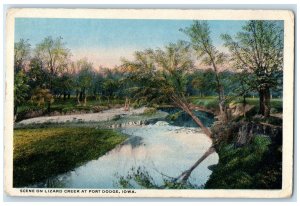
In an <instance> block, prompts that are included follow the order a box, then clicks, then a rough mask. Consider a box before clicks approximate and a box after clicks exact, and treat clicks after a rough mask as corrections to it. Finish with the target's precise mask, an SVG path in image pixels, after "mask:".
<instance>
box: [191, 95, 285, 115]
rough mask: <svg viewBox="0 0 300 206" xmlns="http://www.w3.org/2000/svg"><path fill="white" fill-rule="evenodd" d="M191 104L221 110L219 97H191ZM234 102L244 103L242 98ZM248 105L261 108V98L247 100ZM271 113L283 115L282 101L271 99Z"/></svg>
mask: <svg viewBox="0 0 300 206" xmlns="http://www.w3.org/2000/svg"><path fill="white" fill-rule="evenodd" d="M189 100H190V101H191V103H193V104H195V105H199V106H205V107H206V108H208V109H212V110H214V109H219V106H218V97H217V96H208V97H199V96H193V97H189ZM232 102H236V103H242V102H243V99H242V98H241V97H239V98H235V99H234V100H232ZM246 102H247V104H250V105H254V106H255V107H256V108H257V111H258V108H259V98H246ZM270 103H271V113H281V112H282V99H271V100H270Z"/></svg>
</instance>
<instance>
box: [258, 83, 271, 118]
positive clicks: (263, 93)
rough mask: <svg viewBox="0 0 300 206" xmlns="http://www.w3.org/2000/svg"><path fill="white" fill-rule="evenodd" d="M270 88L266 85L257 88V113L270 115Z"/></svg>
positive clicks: (265, 115)
mask: <svg viewBox="0 0 300 206" xmlns="http://www.w3.org/2000/svg"><path fill="white" fill-rule="evenodd" d="M270 98H271V94H270V89H269V88H268V87H266V88H263V89H260V90H259V113H260V114H262V115H263V116H264V117H269V116H270V107H271V104H270Z"/></svg>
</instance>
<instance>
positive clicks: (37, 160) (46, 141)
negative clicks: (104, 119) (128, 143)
mask: <svg viewBox="0 0 300 206" xmlns="http://www.w3.org/2000/svg"><path fill="white" fill-rule="evenodd" d="M125 139H126V137H125V136H123V135H121V134H119V133H117V132H115V131H112V130H99V129H94V128H39V129H17V130H15V131H14V155H13V159H14V160H13V164H14V165H13V167H14V171H13V185H14V187H22V186H26V185H28V184H32V183H35V182H38V181H41V180H44V179H47V178H49V177H52V176H55V175H57V174H60V173H63V172H67V171H69V170H71V169H73V168H75V167H77V166H80V165H82V164H83V163H85V162H87V161H89V160H92V159H97V158H98V157H100V156H102V155H104V154H105V153H106V152H108V151H109V150H111V149H113V148H114V147H115V146H116V145H118V144H120V143H121V142H122V141H124V140H125Z"/></svg>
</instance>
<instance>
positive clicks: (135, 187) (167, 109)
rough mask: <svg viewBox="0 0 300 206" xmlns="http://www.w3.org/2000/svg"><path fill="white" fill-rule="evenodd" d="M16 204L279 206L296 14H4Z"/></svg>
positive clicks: (286, 175)
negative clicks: (173, 201) (180, 200)
mask: <svg viewBox="0 0 300 206" xmlns="http://www.w3.org/2000/svg"><path fill="white" fill-rule="evenodd" d="M6 23H7V25H6V42H5V43H6V65H5V66H6V70H5V71H6V79H5V81H6V96H5V137H4V138H5V191H6V193H7V194H9V195H12V196H47V197H185V198H200V197H207V198H209V197H210V198H211V197H213V198H218V197H225V198H234V197H239V198H240V197H245V198H287V197H290V196H291V195H292V192H293V191H292V188H293V138H294V136H293V116H294V109H293V97H294V95H293V94H294V91H293V87H294V14H293V13H292V12H291V11H287V10H179V9H177V10H172V9H164V10H160V9H135V10H134V9H132V10H131V9H123V10H122V9H119V10H118V9H115V10H112V9H28V8H27V9H9V10H8V13H7V21H6Z"/></svg>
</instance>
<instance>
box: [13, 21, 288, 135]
mask: <svg viewBox="0 0 300 206" xmlns="http://www.w3.org/2000/svg"><path fill="white" fill-rule="evenodd" d="M181 31H182V32H184V33H185V34H186V35H187V36H188V37H189V41H188V42H184V41H179V42H177V43H170V44H169V45H167V46H165V47H164V48H163V49H156V50H153V49H146V50H144V51H137V52H135V56H134V57H135V58H134V60H133V61H129V60H126V59H123V60H122V61H123V63H122V65H120V66H119V67H117V68H115V69H105V68H101V69H100V70H99V72H96V71H95V69H94V67H93V65H92V63H91V62H89V61H88V60H87V59H81V60H78V61H76V62H72V61H71V58H70V57H71V52H70V50H69V49H68V48H67V47H66V45H65V43H64V42H63V40H62V38H60V37H59V38H56V39H53V38H52V37H47V38H45V39H44V40H43V41H42V42H40V43H39V44H37V45H36V46H35V48H33V49H32V48H31V45H30V44H29V43H28V41H27V40H23V39H21V40H20V41H19V42H16V43H15V58H14V60H15V64H14V70H15V81H14V84H15V85H14V95H15V96H14V97H15V98H14V100H15V101H14V110H15V114H17V108H18V106H19V105H21V104H23V103H24V102H26V101H31V102H34V103H36V104H38V105H47V108H48V111H49V112H50V110H51V104H52V102H53V101H54V99H56V98H63V99H67V98H70V96H71V95H75V96H76V101H77V103H78V104H86V102H87V97H88V96H91V97H93V98H95V99H100V97H106V98H107V101H108V102H109V101H110V98H111V97H113V96H118V97H119V98H125V97H127V96H131V98H135V99H139V100H141V101H143V102H148V103H149V102H158V103H161V102H168V103H173V104H174V105H175V106H177V107H180V108H181V109H183V110H184V111H186V112H187V113H189V114H190V115H191V116H192V117H193V118H194V120H195V121H196V122H197V123H198V124H199V125H200V126H201V125H202V123H201V121H199V120H197V119H196V117H195V116H194V115H193V114H192V112H191V109H190V108H189V103H188V100H187V96H189V95H200V96H207V95H216V96H218V102H219V109H220V114H221V116H222V117H223V120H224V121H226V120H227V113H226V111H227V104H228V102H229V101H230V98H232V96H242V97H244V99H245V98H246V97H247V96H249V95H250V94H252V95H253V94H258V96H259V98H260V113H261V114H262V115H264V116H265V117H268V116H269V115H270V97H271V90H273V91H276V89H277V90H279V91H280V90H281V88H280V87H281V85H282V70H283V31H282V27H280V26H279V25H278V23H277V22H274V21H248V22H247V23H246V24H245V25H244V27H243V28H242V31H240V32H239V33H237V34H236V35H235V37H232V36H229V35H227V34H223V35H222V36H221V37H220V38H222V39H223V40H224V46H225V47H227V48H228V51H229V53H228V54H225V53H223V52H221V51H219V50H218V48H217V47H216V46H215V45H214V42H213V41H212V38H211V34H210V32H211V31H210V28H209V25H208V23H207V22H206V21H194V22H193V24H192V25H191V26H189V27H187V28H184V29H182V30H181ZM195 59H197V60H196V61H198V62H200V63H201V64H202V65H203V64H205V65H207V67H208V69H206V70H201V69H199V68H197V66H195V65H196V64H195ZM224 64H226V65H231V67H232V70H231V71H226V70H225V71H224V70H223V69H222V68H223V67H224ZM278 88H279V89H278ZM207 132H209V131H208V130H207Z"/></svg>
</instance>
